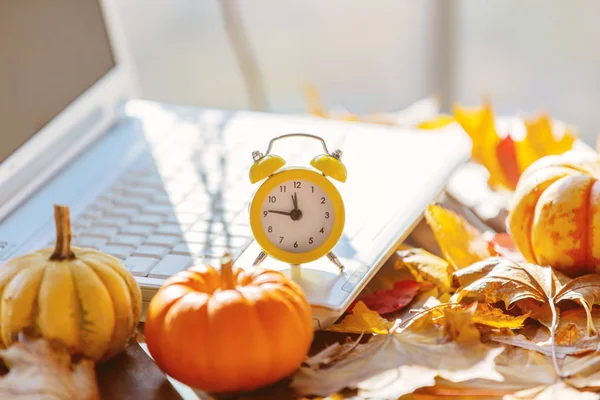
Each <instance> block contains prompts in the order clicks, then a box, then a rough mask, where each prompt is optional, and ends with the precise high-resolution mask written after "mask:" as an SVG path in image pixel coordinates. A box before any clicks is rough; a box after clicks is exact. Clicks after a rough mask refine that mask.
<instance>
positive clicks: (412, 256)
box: [394, 248, 451, 293]
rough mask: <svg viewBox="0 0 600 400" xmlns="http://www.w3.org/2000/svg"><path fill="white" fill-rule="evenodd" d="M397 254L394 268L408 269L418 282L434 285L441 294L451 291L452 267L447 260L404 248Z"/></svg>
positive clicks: (419, 250)
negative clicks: (450, 269) (450, 270)
mask: <svg viewBox="0 0 600 400" xmlns="http://www.w3.org/2000/svg"><path fill="white" fill-rule="evenodd" d="M396 254H397V255H398V259H397V260H396V262H395V265H394V268H396V269H401V268H403V267H405V268H408V270H409V271H410V273H411V274H412V275H413V276H414V277H415V279H416V280H417V282H430V283H433V284H434V285H435V286H436V287H437V288H438V289H439V290H440V292H441V293H446V292H448V291H449V290H450V288H451V287H450V274H449V268H450V265H449V264H448V262H447V261H446V260H444V259H441V258H439V257H437V256H435V255H433V254H431V253H429V252H427V251H425V250H423V249H417V248H402V249H401V250H398V251H397V252H396Z"/></svg>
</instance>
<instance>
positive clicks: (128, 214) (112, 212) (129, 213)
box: [104, 205, 139, 219]
mask: <svg viewBox="0 0 600 400" xmlns="http://www.w3.org/2000/svg"><path fill="white" fill-rule="evenodd" d="M138 213H139V210H138V209H137V208H132V207H115V205H112V206H111V207H110V208H107V209H106V210H105V211H104V215H106V216H110V217H122V218H129V219H131V218H133V217H135V216H136V215H138Z"/></svg>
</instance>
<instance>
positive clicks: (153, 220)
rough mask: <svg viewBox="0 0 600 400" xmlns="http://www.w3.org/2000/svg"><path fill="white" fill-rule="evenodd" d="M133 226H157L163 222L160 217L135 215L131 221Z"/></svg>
mask: <svg viewBox="0 0 600 400" xmlns="http://www.w3.org/2000/svg"><path fill="white" fill-rule="evenodd" d="M131 222H132V223H134V224H140V225H152V226H157V225H159V224H160V223H161V222H163V217H162V216H160V215H137V216H135V217H133V218H132V219H131Z"/></svg>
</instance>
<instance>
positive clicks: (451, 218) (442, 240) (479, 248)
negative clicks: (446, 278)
mask: <svg viewBox="0 0 600 400" xmlns="http://www.w3.org/2000/svg"><path fill="white" fill-rule="evenodd" d="M425 218H426V220H427V223H428V224H429V226H430V227H431V229H432V230H433V233H434V235H435V238H436V240H437V242H438V244H439V246H440V249H441V250H442V254H443V255H444V257H445V258H446V260H448V262H450V264H452V266H453V267H454V270H457V269H461V268H464V267H468V266H469V265H472V264H474V263H476V262H478V261H481V260H484V259H486V258H488V257H490V256H491V255H492V254H490V251H489V246H488V243H487V241H486V240H485V239H484V238H483V235H482V234H481V232H479V231H478V230H477V229H476V228H474V227H473V226H472V225H470V224H469V223H468V222H467V221H466V220H465V219H464V218H463V217H461V216H460V215H458V214H456V213H454V212H452V211H450V210H447V209H445V208H443V207H441V206H439V205H436V204H433V205H430V206H429V207H427V210H426V211H425Z"/></svg>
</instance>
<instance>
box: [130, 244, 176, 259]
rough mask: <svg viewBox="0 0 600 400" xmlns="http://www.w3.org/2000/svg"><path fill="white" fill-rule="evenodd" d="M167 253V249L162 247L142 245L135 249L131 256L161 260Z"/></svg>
mask: <svg viewBox="0 0 600 400" xmlns="http://www.w3.org/2000/svg"><path fill="white" fill-rule="evenodd" d="M168 251H169V249H168V248H166V247H162V246H148V245H142V246H140V247H138V248H137V249H135V251H134V252H133V255H134V256H142V257H153V258H162V257H163V256H164V255H165V254H167V252H168Z"/></svg>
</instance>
